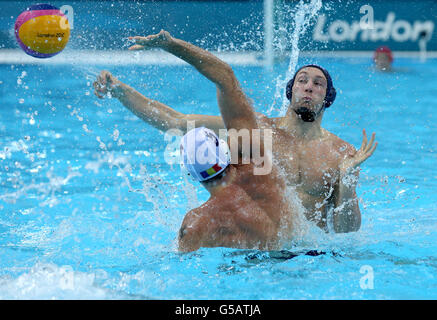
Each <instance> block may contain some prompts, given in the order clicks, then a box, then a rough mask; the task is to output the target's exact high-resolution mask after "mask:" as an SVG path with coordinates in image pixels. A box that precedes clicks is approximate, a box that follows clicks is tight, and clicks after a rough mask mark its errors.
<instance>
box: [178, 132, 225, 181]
mask: <svg viewBox="0 0 437 320" xmlns="http://www.w3.org/2000/svg"><path fill="white" fill-rule="evenodd" d="M180 154H181V159H182V164H183V166H184V168H185V169H186V170H187V171H188V172H189V174H190V175H192V176H193V178H194V179H196V180H198V181H205V180H208V179H211V178H213V177H215V176H216V175H218V174H219V173H221V172H222V171H223V170H225V169H226V167H227V166H228V165H229V163H230V162H231V156H230V155H231V153H230V151H229V147H228V144H227V143H226V141H224V140H222V139H219V137H218V136H217V135H216V134H215V132H214V131H212V130H210V129H207V128H205V127H200V128H195V129H192V130H190V131H188V132H187V133H186V134H185V135H184V136H183V137H182V139H181V145H180Z"/></svg>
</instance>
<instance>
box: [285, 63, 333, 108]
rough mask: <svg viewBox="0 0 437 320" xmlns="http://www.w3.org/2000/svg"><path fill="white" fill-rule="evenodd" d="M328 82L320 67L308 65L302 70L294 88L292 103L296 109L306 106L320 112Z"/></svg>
mask: <svg viewBox="0 0 437 320" xmlns="http://www.w3.org/2000/svg"><path fill="white" fill-rule="evenodd" d="M327 86H328V82H327V80H326V77H325V75H324V74H323V72H322V71H321V70H320V69H318V68H313V67H308V68H304V69H302V70H300V71H299V72H298V74H297V75H296V79H295V81H294V84H293V88H292V93H293V95H292V101H291V104H292V106H293V108H294V109H296V108H301V107H306V108H308V109H309V110H311V111H314V112H318V111H319V110H320V108H323V101H324V100H325V97H326V88H327Z"/></svg>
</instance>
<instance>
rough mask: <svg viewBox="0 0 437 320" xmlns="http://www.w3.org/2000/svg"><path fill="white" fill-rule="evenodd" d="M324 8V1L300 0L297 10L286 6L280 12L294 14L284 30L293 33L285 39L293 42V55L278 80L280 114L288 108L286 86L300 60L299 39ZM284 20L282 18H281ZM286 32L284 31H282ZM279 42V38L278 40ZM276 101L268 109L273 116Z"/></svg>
mask: <svg viewBox="0 0 437 320" xmlns="http://www.w3.org/2000/svg"><path fill="white" fill-rule="evenodd" d="M321 8H322V1H321V0H311V2H310V3H307V2H304V1H303V0H300V1H299V4H298V5H297V7H296V8H295V10H294V11H295V12H293V10H291V9H290V8H288V9H287V8H284V9H283V10H282V12H280V13H279V14H282V15H293V20H292V21H293V23H292V25H291V26H290V27H289V29H290V30H282V31H285V32H286V33H287V34H288V32H289V31H292V33H291V39H285V41H286V42H290V43H291V55H290V59H289V63H288V68H287V70H286V72H285V76H284V77H278V78H277V80H276V90H275V95H274V97H275V101H282V103H281V106H280V109H279V116H284V115H285V113H286V112H287V108H288V104H289V102H288V99H287V97H286V94H285V90H284V88H285V86H286V85H287V82H288V80H290V79H291V78H292V77H293V75H294V72H295V70H296V66H297V62H298V60H299V53H300V49H299V39H300V38H301V36H302V35H304V34H305V32H306V31H307V29H308V27H309V25H310V23H311V22H312V20H313V19H314V18H315V17H316V15H317V13H318V12H319V11H320V9H321ZM281 20H282V19H281ZM282 33H284V32H282ZM281 39H282V40H281V41H279V43H278V44H276V46H279V47H280V49H281V50H280V51H284V48H283V46H284V44H283V43H282V42H284V38H283V37H282V38H281ZM276 41H277V42H278V40H276ZM275 105H276V103H275V102H274V103H273V104H272V106H271V107H270V109H269V110H268V111H267V115H268V116H272V113H273V112H274V111H278V110H276V108H275Z"/></svg>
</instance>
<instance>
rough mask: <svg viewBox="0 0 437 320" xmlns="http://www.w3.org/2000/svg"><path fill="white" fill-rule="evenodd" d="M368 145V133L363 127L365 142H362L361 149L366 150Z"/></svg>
mask: <svg viewBox="0 0 437 320" xmlns="http://www.w3.org/2000/svg"><path fill="white" fill-rule="evenodd" d="M366 146H367V134H366V129H363V142H362V143H361V147H360V151H364V150H366Z"/></svg>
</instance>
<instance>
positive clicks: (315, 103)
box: [94, 30, 377, 233]
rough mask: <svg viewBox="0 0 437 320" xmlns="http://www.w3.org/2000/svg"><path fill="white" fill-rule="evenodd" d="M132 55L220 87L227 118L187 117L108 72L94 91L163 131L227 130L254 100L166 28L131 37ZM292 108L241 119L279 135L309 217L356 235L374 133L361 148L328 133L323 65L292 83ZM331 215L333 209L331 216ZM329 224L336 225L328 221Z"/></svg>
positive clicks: (283, 161) (328, 94)
mask: <svg viewBox="0 0 437 320" xmlns="http://www.w3.org/2000/svg"><path fill="white" fill-rule="evenodd" d="M131 39H132V40H134V41H135V42H136V44H135V45H133V46H131V47H130V48H129V50H145V49H150V48H161V49H163V50H165V51H167V52H169V53H171V54H173V55H175V56H177V57H179V58H180V59H182V60H184V61H186V62H188V63H189V64H191V65H192V66H193V67H195V68H196V69H197V70H198V71H199V72H200V73H201V74H202V75H204V76H205V77H206V78H207V79H209V80H210V81H212V82H213V83H214V84H215V85H216V88H217V99H218V103H219V107H220V109H221V110H222V109H223V108H224V109H223V112H222V113H221V114H222V117H220V116H209V115H208V116H206V115H194V114H183V113H180V112H178V111H176V110H174V109H172V108H170V107H169V106H167V105H164V104H162V103H161V102H158V101H154V100H151V99H149V98H147V97H145V96H143V95H142V94H140V93H139V92H137V91H136V90H134V89H133V88H131V87H129V86H128V85H126V84H124V83H122V82H121V81H119V80H118V79H117V78H116V77H114V76H113V75H112V74H111V73H109V72H108V71H102V72H101V74H100V75H99V76H98V78H97V80H96V82H94V88H95V94H96V95H97V96H98V97H100V98H103V97H104V95H106V94H108V93H111V94H112V96H114V97H116V98H118V99H119V100H120V101H121V102H122V103H123V105H124V106H125V107H126V108H128V109H129V110H131V111H132V112H133V113H135V114H136V115H137V116H139V117H140V118H141V119H143V120H144V121H146V122H147V123H149V124H151V125H152V126H154V127H156V128H158V129H160V130H168V129H171V128H177V129H179V130H182V131H183V132H186V130H187V129H186V128H187V121H193V120H194V121H195V125H196V127H207V128H210V129H212V130H213V131H215V132H216V133H218V132H219V130H220V129H222V128H225V123H226V121H227V120H228V119H229V117H233V116H234V114H233V110H240V107H241V106H250V102H249V100H248V99H247V97H246V96H245V95H244V93H243V90H242V88H241V86H240V84H239V82H238V79H237V78H236V77H235V74H234V72H233V70H232V69H231V67H230V66H229V65H228V64H227V63H225V62H223V61H221V60H220V59H218V58H217V57H216V56H214V55H213V54H211V53H209V52H208V51H206V50H203V49H201V48H199V47H196V46H194V45H192V44H190V43H187V42H185V41H183V40H180V39H176V38H174V37H172V36H171V35H170V34H169V33H168V32H167V31H164V30H162V31H161V32H160V33H158V34H156V35H149V36H147V37H139V36H137V37H132V38H131ZM285 89H286V92H287V97H288V99H289V100H290V104H289V108H288V110H287V112H286V114H285V116H283V117H274V118H268V117H266V116H264V115H263V114H261V113H256V114H255V116H256V119H253V114H252V113H250V114H240V115H239V117H241V120H242V121H245V122H247V123H253V122H254V121H255V120H256V121H257V123H258V126H259V128H262V129H265V128H270V129H272V130H273V156H274V158H275V160H276V161H277V163H278V167H279V168H280V169H281V170H282V172H283V173H284V175H285V176H284V178H285V180H286V183H287V185H289V186H292V187H295V189H296V191H297V193H298V196H299V198H300V200H301V202H302V205H303V207H304V208H305V215H306V217H307V219H308V220H309V221H312V222H314V223H315V224H317V226H319V227H320V228H321V229H323V230H325V231H327V232H328V231H329V230H331V229H332V230H333V231H334V232H339V233H340V232H352V231H357V230H359V228H360V226H361V212H360V208H359V205H358V197H357V194H356V186H357V183H358V177H359V170H360V165H361V164H362V163H363V162H364V161H365V160H367V159H368V158H369V157H370V156H371V155H372V154H373V153H374V151H375V148H376V146H377V143H376V142H375V134H372V137H371V138H370V140H368V138H367V134H366V131H365V130H363V132H362V134H363V138H362V145H361V147H360V149H358V150H356V149H355V148H354V147H353V146H352V145H351V144H349V143H347V142H345V141H344V140H342V139H340V138H339V137H337V136H336V135H334V134H333V133H331V132H329V131H328V130H326V129H324V128H322V126H321V122H322V118H323V115H324V112H325V111H326V109H327V108H329V107H330V106H331V105H332V103H333V102H334V100H335V96H336V93H335V89H334V86H333V83H332V79H331V76H330V75H329V73H328V71H327V70H325V69H324V68H322V67H320V66H316V65H308V66H304V67H302V68H300V69H299V70H298V71H297V72H296V74H295V75H294V77H293V78H292V79H291V80H290V81H289V82H288V84H287V86H286V88H285ZM328 212H331V214H330V217H331V218H330V219H328ZM328 223H329V224H328Z"/></svg>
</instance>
